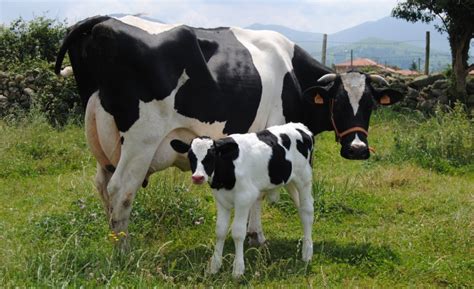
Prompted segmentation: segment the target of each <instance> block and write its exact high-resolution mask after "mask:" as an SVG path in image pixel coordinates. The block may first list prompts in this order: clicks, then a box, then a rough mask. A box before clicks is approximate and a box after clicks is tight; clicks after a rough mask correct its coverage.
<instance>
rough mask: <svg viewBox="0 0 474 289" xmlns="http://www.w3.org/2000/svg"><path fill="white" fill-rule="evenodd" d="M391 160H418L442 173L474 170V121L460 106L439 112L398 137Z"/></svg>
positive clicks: (398, 134) (405, 129) (457, 104)
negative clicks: (462, 169) (462, 168)
mask: <svg viewBox="0 0 474 289" xmlns="http://www.w3.org/2000/svg"><path fill="white" fill-rule="evenodd" d="M391 158H392V159H399V160H410V159H412V160H415V161H416V162H417V163H419V164H420V165H422V166H423V167H427V168H433V169H435V170H437V171H440V172H452V171H453V170H454V169H458V168H461V167H466V168H467V170H472V169H473V168H474V167H473V165H474V122H473V121H472V120H471V119H469V117H468V115H467V113H466V112H465V110H464V106H463V105H462V104H461V103H456V105H455V107H454V108H453V109H452V110H450V111H443V110H441V109H439V108H438V109H437V110H436V112H435V114H434V116H433V117H431V118H428V119H425V120H424V121H422V122H421V123H415V126H411V125H409V127H405V128H401V129H399V130H398V131H397V132H396V134H395V149H394V151H393V152H392V154H391Z"/></svg>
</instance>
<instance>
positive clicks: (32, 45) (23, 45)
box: [0, 17, 66, 70]
mask: <svg viewBox="0 0 474 289" xmlns="http://www.w3.org/2000/svg"><path fill="white" fill-rule="evenodd" d="M65 33H66V24H65V22H59V21H58V20H53V19H48V18H45V17H36V18H35V19H33V20H31V21H30V22H26V21H25V20H23V19H22V18H19V19H17V20H14V21H12V22H11V23H10V25H8V27H4V28H2V29H1V30H0V64H1V68H2V70H6V69H7V68H9V67H8V66H10V65H17V64H19V63H23V62H25V61H28V60H37V59H42V60H45V61H47V62H52V61H54V60H55V59H56V53H57V52H58V49H59V45H60V42H61V40H62V39H63V36H64V34H65Z"/></svg>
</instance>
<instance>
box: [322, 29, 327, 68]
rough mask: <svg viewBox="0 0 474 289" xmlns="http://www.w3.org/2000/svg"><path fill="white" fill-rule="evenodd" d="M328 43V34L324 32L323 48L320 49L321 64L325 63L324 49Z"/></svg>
mask: <svg viewBox="0 0 474 289" xmlns="http://www.w3.org/2000/svg"><path fill="white" fill-rule="evenodd" d="M327 43H328V35H327V34H326V33H325V34H324V35H323V50H322V51H321V62H322V63H323V65H326V49H327Z"/></svg>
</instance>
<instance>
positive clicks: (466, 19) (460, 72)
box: [392, 0, 474, 102]
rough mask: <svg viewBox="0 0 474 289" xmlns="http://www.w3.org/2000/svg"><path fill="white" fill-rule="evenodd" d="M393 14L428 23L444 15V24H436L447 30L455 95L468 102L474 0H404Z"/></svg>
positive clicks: (442, 19)
mask: <svg viewBox="0 0 474 289" xmlns="http://www.w3.org/2000/svg"><path fill="white" fill-rule="evenodd" d="M392 16H394V17H396V18H402V19H405V20H407V21H410V22H417V21H422V22H425V23H430V22H431V21H433V20H434V19H435V18H439V19H441V21H442V25H441V26H436V28H437V29H438V30H439V31H440V32H447V33H448V39H449V44H450V46H451V56H452V67H453V72H454V74H453V76H454V78H455V79H454V90H455V98H457V99H460V100H461V101H463V102H465V101H466V97H467V92H466V77H467V75H468V73H469V71H470V70H473V69H474V64H471V65H469V64H468V58H469V47H470V42H471V40H472V39H473V37H474V0H405V1H403V2H400V3H398V4H397V6H395V8H394V9H393V10H392Z"/></svg>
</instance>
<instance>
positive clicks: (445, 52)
mask: <svg viewBox="0 0 474 289" xmlns="http://www.w3.org/2000/svg"><path fill="white" fill-rule="evenodd" d="M435 24H439V23H437V22H435V23H434V24H424V23H410V22H406V21H404V20H401V19H396V18H392V17H384V18H382V19H379V20H377V21H369V22H365V23H362V24H359V25H356V26H354V27H351V28H348V29H345V30H342V31H339V32H337V33H333V34H329V35H328V54H327V57H328V58H327V59H328V64H329V65H331V64H333V63H338V62H341V61H344V60H347V59H349V58H350V51H351V49H352V50H353V51H354V57H367V58H372V59H374V60H376V61H378V62H380V63H382V64H384V63H387V64H388V65H394V66H398V67H400V68H405V69H407V68H409V66H410V65H411V63H412V62H413V61H415V62H418V58H421V61H422V63H421V64H422V65H424V64H423V61H424V47H425V33H426V31H430V34H431V35H430V36H431V37H430V38H431V61H430V62H431V65H430V67H431V70H440V69H444V68H445V67H446V66H448V65H449V64H450V63H451V57H450V49H449V42H448V40H447V37H446V34H441V33H439V32H438V31H437V30H436V29H435V26H434V25H435ZM247 28H249V29H254V30H273V31H277V32H279V33H282V34H283V35H285V36H286V37H288V38H289V39H290V40H292V41H294V42H295V43H297V44H298V45H300V46H301V47H303V49H305V50H306V51H308V52H309V53H310V54H311V55H312V56H313V57H315V58H316V59H321V46H322V39H323V34H322V33H316V32H305V31H298V30H294V29H291V28H288V27H285V26H280V25H265V24H253V25H250V26H248V27H247Z"/></svg>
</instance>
